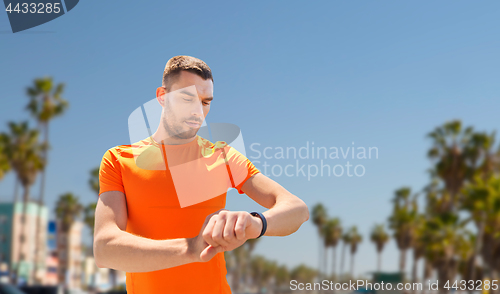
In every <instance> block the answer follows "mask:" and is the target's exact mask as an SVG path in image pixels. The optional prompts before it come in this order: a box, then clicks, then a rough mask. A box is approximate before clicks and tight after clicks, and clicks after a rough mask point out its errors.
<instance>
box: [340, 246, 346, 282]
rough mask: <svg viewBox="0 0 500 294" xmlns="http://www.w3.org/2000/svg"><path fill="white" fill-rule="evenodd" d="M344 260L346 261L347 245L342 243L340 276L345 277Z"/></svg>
mask: <svg viewBox="0 0 500 294" xmlns="http://www.w3.org/2000/svg"><path fill="white" fill-rule="evenodd" d="M344 259H345V243H344V242H342V256H341V257H340V273H339V276H340V277H342V276H343V275H344Z"/></svg>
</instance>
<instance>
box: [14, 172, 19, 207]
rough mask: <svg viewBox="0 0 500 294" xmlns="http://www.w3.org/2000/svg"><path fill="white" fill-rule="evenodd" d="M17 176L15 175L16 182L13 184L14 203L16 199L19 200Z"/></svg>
mask: <svg viewBox="0 0 500 294" xmlns="http://www.w3.org/2000/svg"><path fill="white" fill-rule="evenodd" d="M19 186H20V184H19V178H18V177H16V184H15V186H14V203H16V202H17V201H19Z"/></svg>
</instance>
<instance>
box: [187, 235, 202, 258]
mask: <svg viewBox="0 0 500 294" xmlns="http://www.w3.org/2000/svg"><path fill="white" fill-rule="evenodd" d="M196 239H197V237H194V238H186V239H184V240H185V245H184V251H183V252H184V256H185V257H186V260H187V261H188V263H192V262H198V261H201V259H200V252H198V250H197V247H196V243H197V242H196Z"/></svg>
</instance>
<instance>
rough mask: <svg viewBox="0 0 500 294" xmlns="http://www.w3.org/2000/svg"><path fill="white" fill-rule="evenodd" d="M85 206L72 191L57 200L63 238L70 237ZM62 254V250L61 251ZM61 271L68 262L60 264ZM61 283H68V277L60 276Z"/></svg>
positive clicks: (65, 267)
mask: <svg viewBox="0 0 500 294" xmlns="http://www.w3.org/2000/svg"><path fill="white" fill-rule="evenodd" d="M82 210H83V206H82V205H81V204H80V202H79V201H78V197H76V196H75V195H73V194H72V193H70V192H68V193H65V194H62V195H61V196H59V199H58V200H57V203H56V207H55V214H56V217H57V221H58V224H57V225H58V226H59V227H60V229H58V231H59V233H60V234H61V237H62V238H68V237H69V232H70V230H71V227H72V225H73V223H74V222H75V221H76V220H77V218H78V217H79V216H80V214H81V213H82ZM62 244H65V245H66V246H67V245H68V244H69V241H66V242H63V243H62ZM62 251H64V252H68V249H67V248H65V249H64V250H62ZM59 253H60V254H61V253H62V252H61V251H59ZM61 260H66V261H67V260H68V259H67V258H61ZM59 266H60V269H59V270H60V272H61V273H64V272H65V271H66V270H67V268H68V266H69V265H68V264H60V265H59ZM59 279H60V281H59V282H60V283H64V284H65V283H66V279H64V276H60V277H59Z"/></svg>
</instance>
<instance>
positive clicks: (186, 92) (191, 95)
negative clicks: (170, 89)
mask: <svg viewBox="0 0 500 294" xmlns="http://www.w3.org/2000/svg"><path fill="white" fill-rule="evenodd" d="M181 94H185V95H187V96H190V97H197V96H196V95H195V94H193V93H191V92H189V91H186V90H182V91H181ZM203 100H205V101H212V100H214V97H207V98H204V99H203Z"/></svg>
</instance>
